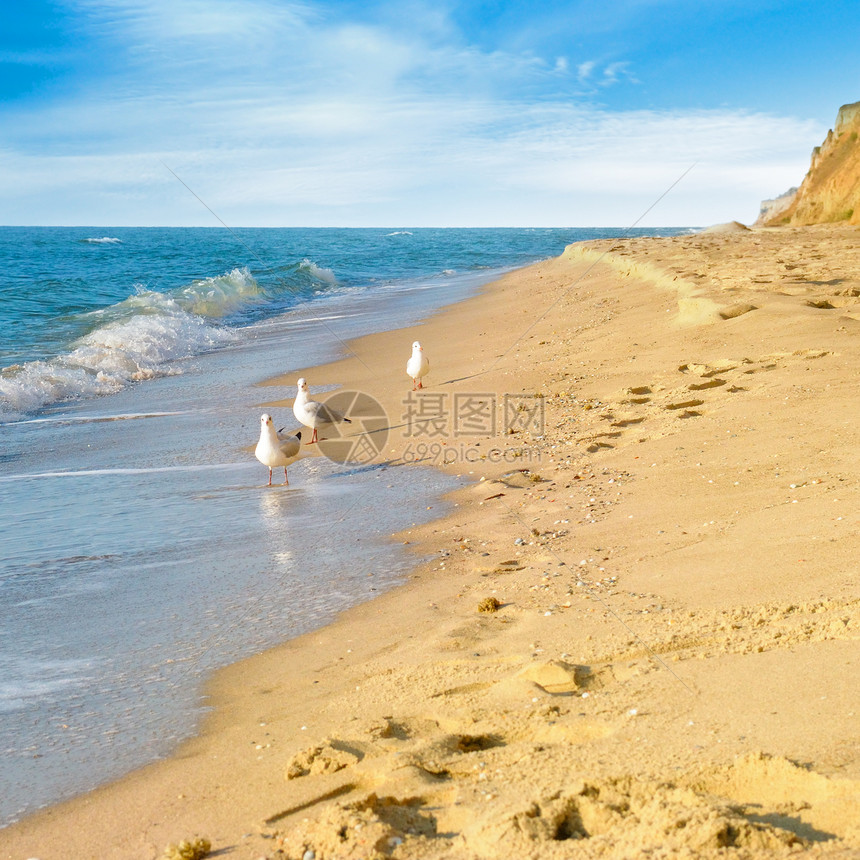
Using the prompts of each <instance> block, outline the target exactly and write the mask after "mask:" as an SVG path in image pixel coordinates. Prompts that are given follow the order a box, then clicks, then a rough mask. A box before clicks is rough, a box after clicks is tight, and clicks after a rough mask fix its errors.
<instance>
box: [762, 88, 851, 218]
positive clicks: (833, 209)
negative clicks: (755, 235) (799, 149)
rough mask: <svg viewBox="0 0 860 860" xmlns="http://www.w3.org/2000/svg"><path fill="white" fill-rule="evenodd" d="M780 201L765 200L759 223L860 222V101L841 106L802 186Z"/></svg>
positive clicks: (813, 152) (816, 150) (817, 147)
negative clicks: (834, 123)
mask: <svg viewBox="0 0 860 860" xmlns="http://www.w3.org/2000/svg"><path fill="white" fill-rule="evenodd" d="M777 200H778V201H779V203H780V205H777V206H773V205H768V204H773V203H776V201H764V203H763V204H762V211H761V215H760V216H759V219H758V221H757V222H756V224H757V225H760V226H765V227H778V226H780V225H783V224H792V225H802V224H827V223H833V222H837V221H838V222H842V223H847V224H860V102H854V103H853V104H849V105H843V106H842V107H841V108H839V113H838V114H837V116H836V125H835V126H834V127H833V128H832V129H831V130H830V131H828V132H827V137H826V138H825V139H824V143H822V144H821V146H816V147H815V149H814V150H813V151H812V164H811V165H810V168H809V172H808V173H807V174H806V177H805V178H804V180H803V182H802V183H801V186H800V188H799V189H798V190H797V192H796V193H795V194H794V195H793V196H788V195H783V196H782V197H780V198H777Z"/></svg>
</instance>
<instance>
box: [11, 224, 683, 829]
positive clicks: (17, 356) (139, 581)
mask: <svg viewBox="0 0 860 860" xmlns="http://www.w3.org/2000/svg"><path fill="white" fill-rule="evenodd" d="M685 232H689V230H688V229H687V228H675V229H654V230H649V229H636V230H620V229H583V228H545V229H536V228H532V229H516V228H511V229H478V228H475V229H455V228H451V229H405V228H379V229H370V228H368V229H321V228H320V229H293V228H283V229H282V228H272V229H263V228H255V229H233V228H225V227H213V228H157V227H148V228H130V227H122V228H120V227H0V827H2V826H6V825H8V824H10V823H12V822H14V821H16V820H18V819H20V818H21V817H23V816H25V815H27V814H28V813H32V812H34V811H35V810H37V809H39V808H42V807H45V806H48V805H50V804H53V803H56V802H58V801H61V800H63V799H67V798H69V797H72V796H74V795H76V794H80V793H82V792H85V791H87V790H89V789H92V788H94V787H96V786H98V785H101V784H104V783H106V782H109V781H111V780H114V779H116V778H118V777H120V776H122V775H123V774H125V773H128V772H130V771H131V770H133V769H135V768H137V767H140V766H142V765H145V764H147V763H150V762H152V761H155V760H157V759H159V758H163V757H165V756H168V755H170V754H171V752H172V751H174V750H175V749H176V747H177V746H178V744H180V743H181V742H182V741H183V740H184V739H187V738H188V737H190V736H191V735H192V734H193V733H194V731H195V729H196V727H197V726H198V725H199V723H200V721H201V719H202V718H203V716H204V715H205V713H206V711H207V701H206V698H205V695H204V685H205V682H206V680H207V678H208V677H209V676H210V675H211V674H212V673H213V672H214V671H215V670H217V669H218V668H219V667H222V666H225V665H227V664H230V663H233V662H236V661H238V660H240V659H242V658H244V657H247V656H250V655H252V654H255V653H257V652H259V651H261V650H264V649H267V648H271V647H273V646H275V645H277V644H279V643H281V642H284V641H286V640H288V639H290V638H293V637H295V636H298V635H300V634H302V633H305V632H308V631H310V630H312V629H315V628H318V627H320V626H323V625H325V624H326V623H328V622H329V621H331V620H332V618H333V617H334V616H335V615H336V614H337V613H339V612H341V611H342V610H344V609H346V608H348V607H350V606H353V605H355V604H357V603H359V602H361V601H364V600H368V599H370V598H372V597H373V596H374V595H377V594H379V593H380V592H382V591H384V590H385V589H388V588H391V587H393V586H395V585H396V584H397V583H399V582H401V581H403V579H404V577H405V576H406V575H407V574H408V571H409V568H410V566H411V565H412V564H414V558H412V557H409V556H408V555H407V554H406V552H405V550H404V548H403V547H402V546H401V545H399V544H397V543H396V542H395V541H392V540H391V535H392V534H393V533H395V532H397V531H398V530H401V529H403V528H407V527H409V526H410V525H411V524H413V523H420V522H425V521H427V520H428V519H429V518H431V517H436V516H440V515H442V514H444V513H445V511H446V502H445V501H444V500H443V496H444V494H445V493H447V492H448V491H450V490H452V489H454V488H455V487H456V486H458V482H457V480H456V479H454V478H451V477H449V476H445V475H442V474H440V473H438V472H437V471H435V470H432V469H429V468H427V469H425V468H421V467H409V468H395V467H387V466H386V465H385V464H384V463H374V464H364V465H361V464H356V465H353V466H350V465H344V464H342V463H338V462H335V461H332V460H328V459H327V458H325V457H312V458H306V459H302V460H299V461H298V462H296V463H295V464H293V465H292V466H291V467H290V472H289V475H290V483H289V484H288V485H282V484H279V483H278V482H279V480H280V476H279V473H278V470H277V469H276V470H275V482H276V484H275V485H274V486H272V487H268V486H266V483H267V480H268V472H267V469H266V468H265V467H264V466H262V465H261V464H260V463H259V462H257V461H256V459H255V458H254V456H253V453H252V447H253V445H254V444H255V443H256V441H257V438H258V436H259V427H260V414H261V413H262V412H263V411H272V412H273V415H274V418H275V421H276V424H277V425H278V426H281V424H283V425H287V426H290V427H292V426H294V425H295V421H294V420H293V417H292V414H291V412H290V411H289V410H286V409H283V410H280V411H278V410H273V409H270V408H269V407H266V409H265V410H264V409H263V408H262V405H263V404H265V403H268V402H271V401H273V400H278V399H281V398H291V397H292V396H294V395H295V388H294V387H292V385H289V386H285V387H283V388H281V387H274V388H273V387H265V388H264V387H261V386H260V385H259V383H262V382H264V381H266V380H269V379H271V378H273V377H275V376H277V375H281V374H290V373H291V372H293V371H295V370H297V369H300V368H305V367H309V366H311V365H314V364H318V363H321V362H325V361H328V360H331V359H334V358H337V357H339V356H342V355H345V354H347V353H348V341H349V339H350V338H354V337H357V336H359V335H363V334H367V333H370V332H373V331H383V330H389V329H395V328H399V327H404V326H407V325H411V324H414V323H418V322H420V321H421V320H422V319H424V318H426V317H427V316H428V315H430V314H432V313H433V312H434V311H436V310H438V309H439V308H440V307H442V306H444V305H447V304H451V303H453V302H457V301H460V300H462V299H465V298H467V297H469V296H471V295H473V294H475V292H476V291H477V290H478V289H479V288H480V287H481V285H483V284H485V283H487V282H489V281H491V280H493V279H495V278H496V277H498V276H499V275H501V274H503V273H504V272H506V271H510V270H512V269H515V268H518V267H522V266H525V265H528V264H530V263H533V262H536V261H538V260H542V259H546V258H549V257H554V256H557V255H558V254H560V253H561V252H562V251H563V250H564V248H565V247H566V246H567V245H569V244H571V243H573V242H577V241H582V240H586V239H594V238H606V237H614V236H628V235H677V234H679V233H685ZM536 312H537V311H536ZM409 352H410V344H408V343H404V350H403V355H398V356H396V357H394V356H392V357H390V358H388V357H386V358H385V359H384V360H383V359H382V358H381V357H380V364H381V367H380V373H385V374H388V373H389V372H392V371H390V369H389V368H391V367H394V368H400V366H401V365H402V366H403V368H402V372H403V379H404V385H408V384H409V381H408V379H407V377H406V375H405V362H406V359H407V358H408V356H409ZM383 364H384V365H385V367H384V368H383V367H382V365H383ZM293 382H294V380H293ZM309 382H310V383H311V390H312V391H315V392H319V391H320V390H321V389H318V388H317V389H315V388H314V386H313V380H309ZM464 480H465V478H464Z"/></svg>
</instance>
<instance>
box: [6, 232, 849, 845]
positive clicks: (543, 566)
mask: <svg viewBox="0 0 860 860" xmlns="http://www.w3.org/2000/svg"><path fill="white" fill-rule="evenodd" d="M858 273H860V233H858V230H857V228H856V227H851V226H847V225H844V226H833V225H827V226H813V227H784V228H761V229H756V230H748V229H745V228H742V227H740V225H727V226H725V227H723V228H720V229H714V230H711V231H705V232H702V233H700V234H696V235H691V236H682V237H674V238H635V239H620V240H601V241H595V242H587V243H582V244H578V245H573V246H570V247H569V248H568V249H567V250H566V252H565V253H564V254H563V255H562V256H560V257H559V258H557V259H554V260H549V261H546V262H543V263H539V264H537V265H534V266H532V267H529V268H526V269H522V270H519V271H516V272H513V273H511V274H509V275H507V276H506V277H504V278H503V279H501V280H499V281H497V282H496V283H494V284H492V285H490V286H488V287H487V288H485V289H484V290H483V291H482V293H481V294H480V295H479V296H477V297H475V298H473V299H469V300H467V301H465V302H461V303H459V304H457V305H454V306H451V307H449V308H447V309H445V310H444V311H442V312H441V313H439V314H437V315H435V316H433V317H432V318H431V319H429V320H427V321H425V322H424V323H423V324H421V325H418V326H414V327H411V328H408V329H402V330H398V331H393V332H385V333H381V334H375V335H371V336H368V337H365V338H361V339H359V340H357V341H355V342H354V343H352V344H350V348H351V350H352V353H353V354H352V355H350V356H349V357H347V358H344V359H342V360H339V361H337V362H334V363H332V364H329V365H325V366H322V367H315V368H307V369H305V370H303V371H301V372H300V373H296V374H290V376H289V377H285V378H276V379H273V380H271V381H270V382H269V383H268V384H267V385H266V386H261V388H260V391H259V395H260V406H261V410H262V408H263V407H265V408H266V409H270V410H272V411H273V412H274V413H275V414H276V416H278V415H280V416H290V418H289V419H286V418H285V421H284V422H283V423H286V424H287V426H288V427H290V428H292V427H293V423H292V422H291V420H290V419H291V414H290V412H289V409H290V406H291V404H292V395H290V396H289V397H287V398H283V396H282V395H283V392H284V391H285V386H291V387H293V388H292V391H294V386H295V382H296V379H297V378H298V377H299V376H305V377H306V378H307V379H308V382H309V383H310V385H311V390H312V391H326V389H327V388H328V389H330V388H332V387H335V386H338V387H339V389H340V390H352V391H359V392H363V393H366V394H367V395H369V396H371V397H372V398H373V399H374V400H375V401H376V402H378V403H379V404H380V405H381V407H382V409H383V410H384V413H385V415H386V416H387V424H386V427H387V428H388V432H387V434H386V433H381V432H380V433H377V434H373V436H372V439H373V441H374V443H375V444H378V445H380V446H381V450H380V451H379V453H378V455H377V456H376V457H375V459H374V461H373V462H375V463H381V462H388V463H390V466H388V468H404V469H409V468H414V466H415V464H421V465H424V466H428V467H436V468H443V469H445V470H447V471H448V472H450V473H451V474H454V475H459V476H462V477H463V478H464V479H467V480H468V484H467V485H466V486H464V488H463V489H461V490H459V491H457V492H456V493H455V494H453V496H452V497H451V499H450V502H451V505H452V506H453V507H451V508H450V509H449V512H448V513H446V515H445V516H444V517H442V518H440V519H436V520H434V521H432V522H431V523H430V524H428V525H424V526H420V527H415V528H413V529H409V530H406V531H405V532H403V533H401V534H398V535H393V536H392V540H395V541H398V542H401V543H403V544H405V545H408V546H409V548H410V549H411V550H413V551H414V552H415V558H416V567H415V570H414V573H413V575H412V576H411V578H410V580H409V581H408V582H407V583H406V584H404V585H403V586H401V587H399V588H398V589H396V590H394V591H391V592H388V593H385V594H383V595H381V596H380V597H378V598H376V599H374V600H373V601H371V602H369V603H365V604H363V605H361V606H358V607H356V608H355V609H352V610H350V611H349V612H347V613H344V614H343V615H342V616H341V617H340V618H339V619H338V620H337V621H336V622H335V623H334V624H332V625H330V626H328V627H326V628H324V629H322V630H320V631H317V632H315V633H311V634H308V635H306V636H304V637H302V638H300V639H296V640H293V641H290V642H288V643H286V644H284V645H283V646H281V647H279V648H277V649H275V650H272V651H268V652H265V653H263V654H260V655H259V656H257V657H254V658H252V659H250V660H247V661H244V662H242V663H239V664H236V665H234V666H232V667H230V668H228V669H226V670H223V671H222V672H220V673H219V674H218V675H217V676H216V678H215V679H214V680H213V682H212V683H211V685H210V690H209V693H210V696H211V703H212V705H213V712H212V715H211V716H210V717H209V718H208V719H207V721H206V723H205V724H204V726H203V728H202V731H201V733H200V735H199V736H198V737H197V738H195V739H193V740H192V741H190V742H188V743H186V744H184V745H183V746H182V747H181V748H180V749H179V750H178V751H177V753H176V755H175V756H173V757H172V758H171V759H169V760H167V761H164V762H159V763H157V764H154V765H152V766H150V767H147V768H144V769H142V770H140V771H138V772H135V773H133V774H131V775H130V776H128V777H127V778H125V779H123V780H121V781H119V782H118V783H115V784H112V785H109V786H106V787H104V788H102V789H99V790H97V791H95V792H92V793H90V794H87V795H85V796H82V797H80V798H77V799H75V800H73V801H71V802H69V803H65V804H62V805H59V806H57V807H53V808H51V809H48V810H46V811H44V812H42V813H39V814H37V815H34V816H32V817H30V818H28V819H26V820H24V821H22V822H20V823H19V824H16V825H13V826H11V827H9V828H6V829H5V830H2V831H0V857H2V858H9V860H26V858H39V860H84V858H99V860H111V858H129V859H130V858H135V860H137V859H138V858H139V860H155V858H159V857H161V856H162V855H163V852H164V849H165V846H166V845H168V844H170V843H173V844H176V843H179V842H180V841H181V840H183V839H187V840H193V839H195V838H197V837H205V838H206V839H208V840H209V841H210V842H211V846H212V852H211V855H210V856H217V857H230V858H237V860H240V858H241V860H257V858H290V859H291V860H333V858H356V860H357V858H382V857H392V858H398V860H435V858H452V860H454V858H457V860H459V858H462V860H471V858H475V860H477V858H501V857H517V858H541V860H544V858H548V860H552V858H563V857H564V858H566V857H577V858H578V857H583V858H590V857H595V858H598V857H599V858H629V857H638V856H646V855H647V856H650V857H666V858H669V857H673V858H674V857H689V858H698V857H701V858H712V857H738V858H745V857H771V856H772V857H782V856H810V857H845V858H849V857H860V684H858V680H857V679H858V676H860V652H858V644H857V643H858V638H860V594H858V588H857V578H856V570H857V561H856V559H857V558H858V556H860V539H858V513H857V511H858V508H860V504H858V502H860V499H858V495H860V494H858V478H860V463H858V440H857V419H858V409H857V383H858V375H860V370H858V368H860V348H858V334H860V274H858ZM416 339H417V340H420V342H421V343H422V345H423V346H424V348H425V350H426V353H427V355H428V357H429V359H430V373H429V375H428V376H427V377H426V378H425V380H424V383H425V388H424V389H423V390H422V391H420V392H414V393H413V392H412V390H411V389H412V382H411V380H410V379H409V378H408V377H407V376H406V373H405V365H406V361H407V359H408V358H409V355H410V350H411V344H412V342H413V340H416ZM328 396H331V395H330V394H328V393H326V394H325V395H321V399H322V397H328ZM276 420H277V417H276ZM356 423H358V422H356ZM383 439H384V444H382V440H383ZM250 441H251V440H249V442H250ZM251 450H252V447H251V448H249V456H253V455H252V454H251V453H250V451H251ZM304 453H305V456H320V454H319V451H314V450H309V449H307V448H305V450H304ZM261 468H262V467H261ZM290 480H291V482H298V481H300V480H301V478H300V469H298V468H297V467H292V470H291V473H290ZM264 491H267V490H265V489H261V492H264ZM432 504H435V500H433V501H428V505H432ZM285 527H286V528H289V523H285ZM332 527H333V528H336V524H333V526H332ZM342 563H343V565H344V566H348V565H349V564H350V559H348V558H344V559H343V560H342Z"/></svg>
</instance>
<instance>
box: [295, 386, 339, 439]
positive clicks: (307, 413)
mask: <svg viewBox="0 0 860 860" xmlns="http://www.w3.org/2000/svg"><path fill="white" fill-rule="evenodd" d="M298 386H299V390H298V392H297V393H296V399H295V402H294V403H293V415H295V416H296V419H297V420H298V421H299V422H301V423H302V424H304V425H305V427H311V428H313V431H314V432H313V435H312V436H311V441H310V442H308V445H311V444H313V443H314V442H316V441H317V429H318V428H320V427H324V426H326V425H327V424H338V423H339V422H341V421H346V423H347V424H352V422H351V421H350V420H349V418H346V417H345V416H344V415H342V414H341V413H340V412H336V411H335V410H334V409H330V408H329V407H328V406H326V405H325V403H319V402H318V401H316V400H310V399H309V398H308V383H307V381H306V380H305V379H304V377H302V378H301V379H300V380H299V381H298Z"/></svg>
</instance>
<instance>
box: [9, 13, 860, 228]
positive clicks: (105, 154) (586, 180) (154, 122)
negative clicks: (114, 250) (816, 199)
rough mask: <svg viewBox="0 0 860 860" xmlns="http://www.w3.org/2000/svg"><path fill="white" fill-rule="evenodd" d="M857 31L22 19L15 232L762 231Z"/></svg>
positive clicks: (396, 20)
mask: <svg viewBox="0 0 860 860" xmlns="http://www.w3.org/2000/svg"><path fill="white" fill-rule="evenodd" d="M858 25H860V4H857V3H856V0H844V2H838V1H837V2H830V0H819V2H811V0H803V1H802V2H788V0H543V2H541V3H536V2H534V0H529V2H525V0H515V2H501V0H496V1H495V2H494V0H486V2H469V0H399V2H395V0H362V2H359V0H343V2H334V0H307V2H295V3H294V2H289V0H11V3H7V5H6V6H5V7H4V13H3V18H2V21H0V224H27V225H33V224H56V225H98V226H101V225H104V226H124V225H202V226H208V225H212V226H216V225H217V224H218V223H219V222H218V220H216V218H215V216H213V214H212V212H214V213H216V214H217V216H218V218H220V219H221V220H222V221H223V222H224V223H226V224H228V225H230V226H375V225H378V226H414V227H421V226H621V227H625V226H630V225H632V224H634V223H635V222H637V221H638V223H639V224H640V225H642V226H666V225H677V226H681V225H700V226H704V225H708V224H715V223H721V222H724V221H728V220H735V219H736V220H740V221H743V222H745V223H751V222H752V221H753V220H754V219H755V217H756V215H757V213H758V206H759V202H760V201H761V200H762V199H763V198H766V197H771V196H775V195H777V194H779V193H781V192H783V191H785V190H786V189H787V188H788V187H789V186H791V185H796V184H799V183H800V181H801V179H802V178H803V175H804V174H805V172H806V170H807V168H808V166H809V156H810V152H811V150H812V147H813V146H815V145H817V144H819V143H821V141H822V139H823V138H824V135H825V134H826V132H827V129H828V128H830V127H832V125H833V123H834V121H835V117H836V111H837V109H838V108H839V106H840V105H841V104H844V103H846V102H853V101H858V100H860V51H858V50H857V34H858V32H860V26H858ZM168 168H169V169H168ZM690 168H692V169H690ZM171 171H174V172H175V174H176V175H177V176H179V177H181V179H182V180H183V182H184V183H186V184H187V186H188V187H189V188H191V189H193V191H194V192H195V194H196V195H197V197H199V198H200V199H199V200H198V199H197V197H195V196H194V195H192V194H191V193H190V192H189V191H188V190H187V189H186V188H185V187H183V185H182V184H181V183H180V182H179V181H178V180H177V179H176V177H175V176H174V175H173V173H171ZM687 171H688V172H687ZM682 176H683V178H681V177H682ZM679 178H681V179H680V182H678V180H679ZM675 183H677V184H675ZM670 189H671V190H670ZM667 191H668V193H666V192H667ZM662 195H665V196H662ZM201 200H202V201H203V202H204V203H205V204H206V206H204V205H203V204H202V203H201V202H200V201H201ZM206 207H209V209H207V208H206ZM651 207H653V208H651ZM210 209H211V212H210V211H209V210H210ZM639 219H641V220H639Z"/></svg>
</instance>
